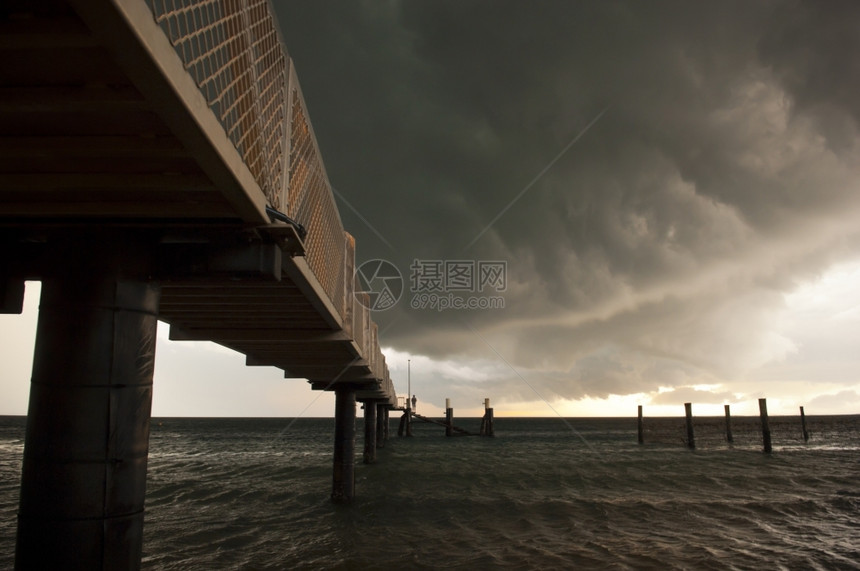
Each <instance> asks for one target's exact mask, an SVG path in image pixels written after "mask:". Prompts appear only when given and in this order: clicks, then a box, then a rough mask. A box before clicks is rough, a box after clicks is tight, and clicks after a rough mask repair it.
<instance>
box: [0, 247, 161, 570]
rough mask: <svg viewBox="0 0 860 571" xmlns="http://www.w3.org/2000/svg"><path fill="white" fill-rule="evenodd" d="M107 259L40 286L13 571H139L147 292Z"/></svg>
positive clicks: (150, 296)
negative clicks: (73, 569) (68, 570)
mask: <svg viewBox="0 0 860 571" xmlns="http://www.w3.org/2000/svg"><path fill="white" fill-rule="evenodd" d="M94 249H97V247H94ZM84 251H86V250H84ZM88 253H89V252H88ZM129 255H131V252H129ZM121 257H122V255H121V253H120V256H119V258H121ZM117 259H118V258H113V257H110V256H106V257H105V259H103V260H102V259H96V260H95V261H93V260H89V261H88V265H87V266H86V267H78V266H74V267H71V268H68V269H67V270H66V271H65V272H64V271H62V270H61V275H52V276H46V277H45V278H44V279H43V282H42V297H41V306H40V311H39V320H38V330H37V334H36V347H35V353H34V359H33V375H32V383H31V387H30V403H29V411H28V414H27V432H26V437H25V445H24V459H23V467H22V472H21V493H20V506H19V511H18V535H17V541H16V555H15V557H16V559H15V567H16V569H65V568H69V566H70V565H71V566H74V567H76V568H81V569H137V568H139V567H140V555H141V549H142V538H143V508H144V496H145V489H146V465H147V453H148V448H149V426H150V411H151V404H152V375H153V369H154V363H155V339H156V324H157V315H158V303H159V288H158V287H157V286H155V285H153V284H150V283H147V282H146V281H144V280H140V281H135V280H133V279H129V278H128V272H125V271H120V270H119V267H120V265H121V263H119V262H117ZM114 262H117V263H116V265H113V264H114ZM69 265H70V266H73V265H74V263H72V262H70V264H69ZM124 269H125V268H124ZM120 276H122V277H120Z"/></svg>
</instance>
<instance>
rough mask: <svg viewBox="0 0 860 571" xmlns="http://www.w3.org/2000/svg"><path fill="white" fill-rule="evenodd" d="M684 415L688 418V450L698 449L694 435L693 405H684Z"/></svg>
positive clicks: (686, 403) (687, 403)
mask: <svg viewBox="0 0 860 571" xmlns="http://www.w3.org/2000/svg"><path fill="white" fill-rule="evenodd" d="M684 413H685V414H686V417H687V448H689V449H690V450H692V449H694V448H695V447H696V437H695V435H694V434H693V404H692V403H689V402H685V403H684Z"/></svg>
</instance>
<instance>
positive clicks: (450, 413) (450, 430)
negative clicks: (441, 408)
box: [445, 399, 454, 436]
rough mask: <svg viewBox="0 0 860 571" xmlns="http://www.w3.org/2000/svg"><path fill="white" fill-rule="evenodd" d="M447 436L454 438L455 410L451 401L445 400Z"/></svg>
mask: <svg viewBox="0 0 860 571" xmlns="http://www.w3.org/2000/svg"><path fill="white" fill-rule="evenodd" d="M445 436H454V409H453V408H451V399H445Z"/></svg>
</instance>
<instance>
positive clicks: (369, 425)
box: [364, 401, 376, 464]
mask: <svg viewBox="0 0 860 571" xmlns="http://www.w3.org/2000/svg"><path fill="white" fill-rule="evenodd" d="M374 462H376V403H375V402H373V401H367V402H366V403H364V463H365V464H373V463H374Z"/></svg>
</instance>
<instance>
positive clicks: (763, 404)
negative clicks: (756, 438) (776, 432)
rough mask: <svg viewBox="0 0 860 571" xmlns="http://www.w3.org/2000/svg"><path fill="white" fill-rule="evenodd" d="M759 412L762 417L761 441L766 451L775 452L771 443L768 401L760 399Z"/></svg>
mask: <svg viewBox="0 0 860 571" xmlns="http://www.w3.org/2000/svg"><path fill="white" fill-rule="evenodd" d="M758 411H759V414H760V415H761V440H762V444H763V445H764V451H765V452H767V453H770V452H772V451H773V446H772V445H771V442H770V424H769V423H768V420H767V399H758Z"/></svg>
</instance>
